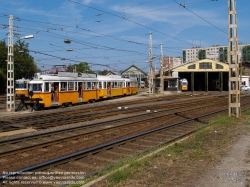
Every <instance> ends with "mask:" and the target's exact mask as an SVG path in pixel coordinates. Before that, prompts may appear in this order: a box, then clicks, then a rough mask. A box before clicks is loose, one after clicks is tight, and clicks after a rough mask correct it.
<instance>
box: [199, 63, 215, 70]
mask: <svg viewBox="0 0 250 187" xmlns="http://www.w3.org/2000/svg"><path fill="white" fill-rule="evenodd" d="M199 68H200V69H212V63H211V62H202V63H200V64H199Z"/></svg>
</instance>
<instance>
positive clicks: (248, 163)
mask: <svg viewBox="0 0 250 187" xmlns="http://www.w3.org/2000/svg"><path fill="white" fill-rule="evenodd" d="M249 171H250V133H248V134H247V135H241V136H240V137H239V140H238V141H237V142H236V143H235V144H234V145H233V146H232V148H231V150H230V151H229V152H228V153H227V155H226V156H225V157H224V158H223V159H222V160H221V162H219V163H218V164H217V165H216V167H215V168H213V169H212V170H211V171H209V172H208V173H207V174H205V176H204V177H202V178H201V179H200V180H199V181H197V183H196V184H195V186H196V187H211V186H212V187H247V186H249V185H250V184H249V179H250V176H249V175H250V172H249ZM247 183H248V184H247Z"/></svg>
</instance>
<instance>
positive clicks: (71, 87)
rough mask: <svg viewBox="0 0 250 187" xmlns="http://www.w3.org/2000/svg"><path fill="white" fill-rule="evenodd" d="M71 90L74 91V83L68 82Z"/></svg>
mask: <svg viewBox="0 0 250 187" xmlns="http://www.w3.org/2000/svg"><path fill="white" fill-rule="evenodd" d="M68 84H69V90H74V82H68Z"/></svg>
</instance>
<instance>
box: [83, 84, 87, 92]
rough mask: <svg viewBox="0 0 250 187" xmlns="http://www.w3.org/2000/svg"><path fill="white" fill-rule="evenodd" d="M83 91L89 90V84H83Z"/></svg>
mask: <svg viewBox="0 0 250 187" xmlns="http://www.w3.org/2000/svg"><path fill="white" fill-rule="evenodd" d="M83 90H87V83H86V82H84V83H83Z"/></svg>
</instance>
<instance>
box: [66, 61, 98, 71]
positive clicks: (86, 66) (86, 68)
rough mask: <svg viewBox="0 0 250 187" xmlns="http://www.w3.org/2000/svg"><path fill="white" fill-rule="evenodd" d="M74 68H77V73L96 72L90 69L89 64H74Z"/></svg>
mask: <svg viewBox="0 0 250 187" xmlns="http://www.w3.org/2000/svg"><path fill="white" fill-rule="evenodd" d="M74 67H76V70H77V72H81V73H89V74H95V72H94V71H92V70H91V69H90V66H89V64H88V63H87V62H80V63H79V64H74V65H73V67H71V69H72V68H74Z"/></svg>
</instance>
